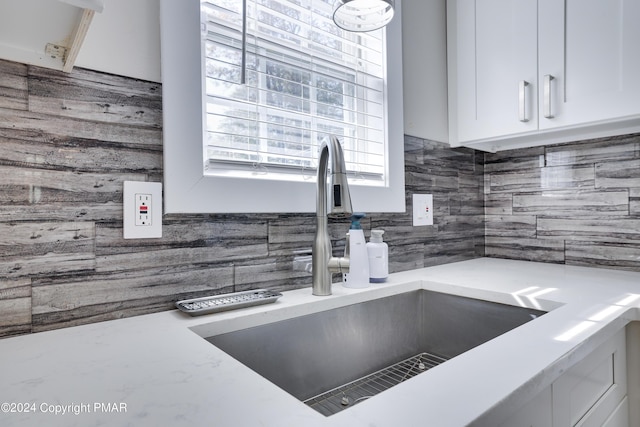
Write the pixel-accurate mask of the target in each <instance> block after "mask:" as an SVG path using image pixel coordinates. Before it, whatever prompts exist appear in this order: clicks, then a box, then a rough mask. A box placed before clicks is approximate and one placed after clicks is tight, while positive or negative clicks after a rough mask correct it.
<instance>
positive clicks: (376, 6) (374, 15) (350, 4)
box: [333, 0, 394, 32]
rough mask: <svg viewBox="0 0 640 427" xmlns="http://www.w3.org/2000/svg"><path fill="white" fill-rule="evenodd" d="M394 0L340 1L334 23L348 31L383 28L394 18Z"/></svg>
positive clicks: (335, 12) (334, 15)
mask: <svg viewBox="0 0 640 427" xmlns="http://www.w3.org/2000/svg"><path fill="white" fill-rule="evenodd" d="M393 8H394V0H338V1H337V2H336V9H335V11H334V12H333V21H334V22H335V23H336V25H337V26H338V27H340V28H342V29H343V30H346V31H355V32H365V31H373V30H377V29H378V28H382V27H384V26H385V25H387V24H388V23H389V21H391V18H393Z"/></svg>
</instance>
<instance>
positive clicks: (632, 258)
mask: <svg viewBox="0 0 640 427" xmlns="http://www.w3.org/2000/svg"><path fill="white" fill-rule="evenodd" d="M485 190H486V195H485V207H486V228H485V254H486V256H492V257H500V258H513V259H523V260H532V261H544V262H554V263H564V264H572V265H586V266H593V267H608V268H619V269H628V270H635V271H640V210H639V207H640V206H639V205H640V204H639V201H640V200H639V196H640V135H639V134H633V135H623V136H618V137H611V138H601V139H594V140H588V141H580V142H576V143H566V144H558V145H549V146H546V147H536V148H531V149H526V150H513V151H503V152H500V153H496V154H486V155H485Z"/></svg>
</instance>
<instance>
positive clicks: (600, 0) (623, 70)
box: [538, 0, 640, 130]
mask: <svg viewBox="0 0 640 427" xmlns="http://www.w3.org/2000/svg"><path fill="white" fill-rule="evenodd" d="M538 12H539V42H540V45H539V51H540V62H539V79H540V80H539V81H540V83H539V86H538V97H539V98H538V99H539V103H540V120H539V122H540V124H539V126H540V129H541V130H544V129H552V128H555V127H559V126H571V125H576V124H584V123H591V122H598V121H603V120H611V119H621V118H624V117H625V116H630V115H636V114H640V79H639V78H638V76H640V49H638V40H640V25H638V22H639V21H640V2H639V1H637V0H540V1H539V11H538ZM547 76H549V77H547ZM546 86H548V91H547V90H546V89H547V87H546Z"/></svg>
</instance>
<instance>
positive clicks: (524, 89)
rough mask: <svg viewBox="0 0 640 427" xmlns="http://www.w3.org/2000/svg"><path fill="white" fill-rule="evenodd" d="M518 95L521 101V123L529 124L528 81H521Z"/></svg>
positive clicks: (519, 114)
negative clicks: (527, 108) (527, 109)
mask: <svg viewBox="0 0 640 427" xmlns="http://www.w3.org/2000/svg"><path fill="white" fill-rule="evenodd" d="M518 86H519V87H518V93H519V95H520V96H519V101H520V102H518V107H519V108H518V119H519V120H520V121H521V122H528V121H529V119H528V118H527V112H526V107H527V86H529V82H528V81H526V80H520V84H519V85H518Z"/></svg>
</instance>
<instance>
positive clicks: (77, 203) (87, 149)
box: [0, 61, 484, 336]
mask: <svg viewBox="0 0 640 427" xmlns="http://www.w3.org/2000/svg"><path fill="white" fill-rule="evenodd" d="M405 150H406V171H407V172H406V176H407V178H406V179H407V188H406V197H407V200H411V194H412V193H432V194H433V195H434V200H435V209H436V219H435V222H436V224H435V225H434V226H433V227H417V228H416V227H413V226H412V225H411V209H410V207H411V206H410V205H409V210H408V212H407V213H404V214H393V215H391V214H376V213H371V214H370V215H369V216H368V217H367V218H366V219H365V220H364V221H363V226H364V228H365V233H366V235H367V236H368V235H369V230H370V229H371V228H372V227H379V228H384V229H385V230H386V233H385V239H386V240H387V241H388V242H389V245H390V270H391V271H402V270H407V269H413V268H417V267H424V266H428V265H435V264H441V263H446V262H451V261H457V260H463V259H469V258H474V257H477V256H481V255H483V251H484V240H483V239H484V226H483V197H484V196H483V191H484V182H483V170H482V164H483V162H482V155H479V154H477V153H475V152H474V151H473V150H469V149H460V150H451V149H449V148H448V147H447V146H446V145H445V144H440V143H435V142H431V141H425V140H423V139H418V138H411V137H407V138H406V141H405ZM163 178H164V177H163V173H162V88H161V86H160V85H159V84H156V83H150V82H144V81H140V80H135V79H129V78H124V77H119V76H113V75H109V74H103V73H98V72H95V71H89V70H82V69H76V70H74V71H73V72H72V73H70V74H64V73H61V72H56V71H51V70H47V69H44V68H38V67H33V66H27V65H24V64H17V63H13V62H6V61H0V236H2V240H1V244H0V336H12V335H18V334H24V333H29V332H38V331H45V330H49V329H56V328H61V327H67V326H73V325H80V324H84V323H91V322H97V321H103V320H110V319H116V318H120V317H127V316H134V315H139V314H145V313H151V312H157V311H162V310H170V309H172V308H173V303H174V302H175V301H177V300H179V299H184V298H190V297H198V296H204V295H209V294H216V293H225V292H233V291H241V290H247V289H255V288H273V289H278V290H286V289H295V288H306V287H308V288H309V292H311V289H310V287H311V276H310V275H309V274H308V273H305V272H301V271H294V270H293V268H292V267H293V258H294V256H295V254H296V251H300V250H306V249H308V250H310V248H311V243H312V240H313V230H314V227H315V215H314V214H309V215H298V214H296V215H293V214H281V215H277V214H265V215H257V214H238V215H166V216H165V217H164V218H163V237H162V238H161V239H144V240H142V239H140V240H124V239H123V238H122V182H123V181H127V180H131V181H161V180H162V179H163ZM348 226H349V223H348V221H342V222H331V223H330V227H329V228H330V234H331V236H332V238H333V240H334V249H335V252H336V253H341V252H342V251H344V234H345V233H346V231H347V229H348Z"/></svg>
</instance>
